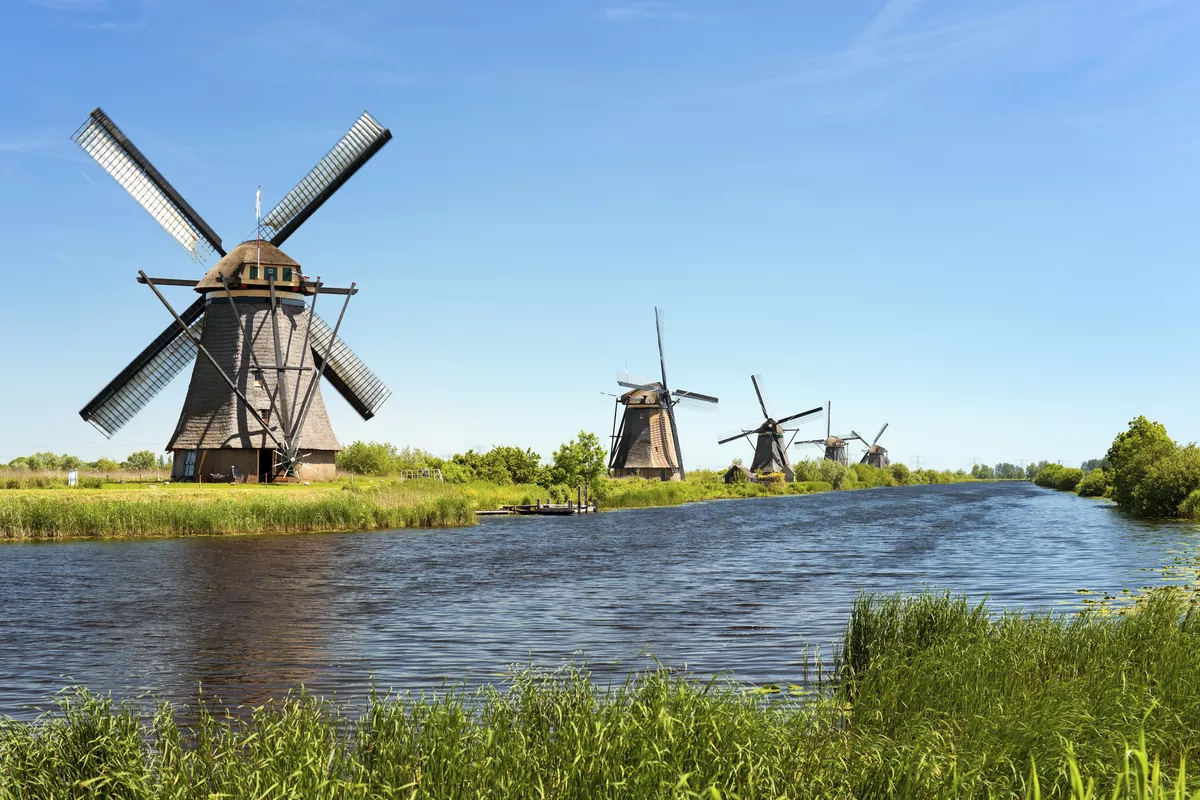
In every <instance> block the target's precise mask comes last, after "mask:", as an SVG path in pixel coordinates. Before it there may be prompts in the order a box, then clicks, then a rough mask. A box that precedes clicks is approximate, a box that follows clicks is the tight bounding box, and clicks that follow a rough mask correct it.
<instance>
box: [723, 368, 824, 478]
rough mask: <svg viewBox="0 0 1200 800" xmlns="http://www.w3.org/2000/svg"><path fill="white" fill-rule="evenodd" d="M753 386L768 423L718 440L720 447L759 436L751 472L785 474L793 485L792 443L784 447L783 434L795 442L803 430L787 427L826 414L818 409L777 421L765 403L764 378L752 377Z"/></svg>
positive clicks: (794, 476)
mask: <svg viewBox="0 0 1200 800" xmlns="http://www.w3.org/2000/svg"><path fill="white" fill-rule="evenodd" d="M750 382H751V383H753V384H754V394H755V395H756V396H757V397H758V405H759V407H760V408H761V409H762V413H763V417H764V418H765V421H764V422H763V423H762V424H761V425H759V426H758V427H757V428H745V429H743V430H742V432H741V433H737V434H734V435H732V436H729V437H727V438H725V439H721V440H719V441H718V442H717V444H725V443H727V442H732V441H735V440H737V439H741V438H746V439H747V440H748V439H749V438H750V437H751V436H757V439H756V440H755V445H754V461H753V462H751V464H750V471H751V472H756V473H768V472H782V473H783V477H784V479H785V480H787V481H794V480H796V473H795V471H794V470H793V469H792V464H791V461H790V460H789V459H788V454H787V449H788V447H789V446H790V445H791V442H790V441H789V442H788V443H787V444H784V441H783V440H784V434H785V433H788V432H790V433H791V434H792V439H795V438H796V433H797V432H798V431H799V430H800V429H799V428H785V427H784V424H785V423H788V422H794V423H796V424H797V425H800V424H803V423H805V422H812V421H814V420H818V419H820V418H821V415H823V414H824V413H825V409H824V408H823V407H821V406H817V407H816V408H810V409H809V410H808V411H801V412H800V413H799V414H792V415H791V416H787V417H783V418H782V419H778V420H777V419H774V418H773V417H772V416H771V412H769V411H768V410H767V403H766V400H764V399H763V389H762V385H761V384H762V375H751V376H750Z"/></svg>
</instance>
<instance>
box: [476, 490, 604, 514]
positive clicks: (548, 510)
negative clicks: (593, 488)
mask: <svg viewBox="0 0 1200 800" xmlns="http://www.w3.org/2000/svg"><path fill="white" fill-rule="evenodd" d="M577 494H579V499H578V500H577V501H575V502H572V501H570V500H568V501H567V502H565V503H551V502H545V503H543V502H542V501H541V498H539V499H538V500H537V502H535V503H529V504H526V505H516V506H500V508H498V509H496V510H495V511H476V512H475V513H476V514H477V515H478V516H481V517H498V516H504V515H508V514H536V515H538V516H544V517H552V516H569V515H572V514H595V513H597V512H598V511H599V510H600V506H599V504H598V503H597V502H596V501H595V500H590V499H588V497H587V495H586V494H584V493H583V492H581V491H578V490H577Z"/></svg>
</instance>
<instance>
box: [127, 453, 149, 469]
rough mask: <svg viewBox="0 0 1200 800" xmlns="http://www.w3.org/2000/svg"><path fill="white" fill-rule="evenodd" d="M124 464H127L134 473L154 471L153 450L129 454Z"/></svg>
mask: <svg viewBox="0 0 1200 800" xmlns="http://www.w3.org/2000/svg"><path fill="white" fill-rule="evenodd" d="M125 463H127V464H129V469H131V470H134V471H135V472H149V471H150V470H152V469H154V465H155V464H156V463H157V459H156V458H155V456H154V451H153V450H138V451H137V452H136V453H130V454H129V457H128V458H126V459H125Z"/></svg>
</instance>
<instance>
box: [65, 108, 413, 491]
mask: <svg viewBox="0 0 1200 800" xmlns="http://www.w3.org/2000/svg"><path fill="white" fill-rule="evenodd" d="M71 138H72V139H73V140H74V141H75V142H76V143H77V144H78V145H79V146H80V147H81V148H82V149H83V150H84V152H86V153H87V154H88V155H89V156H91V157H92V158H93V159H95V161H96V163H97V164H99V165H100V166H101V167H102V168H103V169H104V170H105V171H106V172H107V173H108V174H109V175H111V176H112V177H113V178H115V179H116V181H117V183H119V184H120V185H121V186H123V187H124V188H125V190H126V191H127V192H129V194H130V195H132V197H133V199H134V200H136V201H137V202H138V203H139V204H140V205H141V206H142V208H144V209H146V211H148V212H149V213H150V216H152V217H154V219H155V220H156V221H157V222H158V224H159V225H161V226H162V227H163V229H165V230H166V231H167V233H169V234H170V235H171V236H172V237H173V238H174V239H175V241H177V242H179V244H180V245H182V246H183V248H184V249H185V250H186V251H187V252H188V254H189V255H190V256H191V257H192V259H193V260H194V261H196V262H197V263H199V264H201V265H204V266H206V265H207V262H208V261H209V260H211V259H212V258H213V257H217V258H218V259H219V260H218V261H217V262H216V263H215V264H214V265H213V266H212V268H211V269H209V270H208V272H207V273H206V274H205V275H204V276H203V277H202V278H200V280H191V279H186V280H185V279H172V278H150V277H147V275H146V273H145V272H142V271H139V272H138V281H139V282H140V283H143V284H146V285H148V286H149V287H150V289H151V290H152V291H153V292H154V294H155V295H156V296H157V297H158V299H159V300H160V301H161V302H162V304H163V305H164V306H166V308H167V310H168V311H169V312H170V313H171V316H172V317H173V318H174V321H173V322H172V323H171V324H170V325H168V326H167V328H166V330H164V331H163V332H162V333H160V334H159V335H158V336H157V337H156V338H155V339H154V340H153V341H151V342H150V344H149V346H147V347H146V349H144V350H143V351H142V352H141V353H140V354H138V356H137V357H136V358H135V359H134V360H133V361H131V362H130V363H129V365H128V366H126V367H125V369H123V370H121V372H120V373H118V375H117V377H115V378H113V380H112V381H111V382H109V384H108V385H107V386H105V387H104V388H103V389H102V390H101V391H100V393H99V394H97V395H96V396H95V397H94V398H93V399H92V401H91V402H89V403H88V404H87V405H86V406H84V407H83V409H81V410H80V412H79V415H80V416H81V417H83V418H84V419H85V420H87V421H88V422H90V423H91V424H92V425H94V426H95V427H96V428H97V429H99V430H100V432H101V433H103V434H104V435H105V436H108V437H111V436H112V435H113V434H114V433H116V432H117V431H118V430H119V429H120V428H121V427H122V426H123V425H124V424H125V423H127V422H128V421H129V420H130V419H132V418H133V417H134V415H136V414H137V413H138V412H139V411H141V409H142V408H143V407H144V406H145V405H146V404H147V403H148V402H150V400H151V399H152V398H153V397H154V396H155V395H156V394H158V392H159V391H161V390H162V389H163V387H165V386H166V385H167V384H168V383H169V382H170V381H171V379H172V378H174V377H175V376H176V375H178V374H179V373H180V372H182V371H183V370H184V368H185V367H187V365H188V364H189V363H190V362H191V361H192V359H194V358H196V356H197V354H199V355H200V356H201V357H200V358H199V359H197V361H196V365H195V368H194V369H193V370H192V381H191V384H190V385H189V386H188V392H187V398H186V399H185V400H184V404H183V411H182V412H181V413H180V415H179V423H178V424H177V425H176V426H175V432H174V434H173V435H172V436H171V439H170V442H169V443H168V444H167V448H166V449H168V450H170V451H172V453H173V454H174V467H173V469H172V475H171V477H172V479H173V480H209V479H210V478H217V477H221V478H229V479H231V478H234V477H236V476H237V475H238V474H239V473H240V474H241V475H243V476H245V478H246V480H250V481H254V480H259V479H261V480H275V479H297V478H303V479H310V480H323V479H328V478H331V477H332V476H333V473H334V455H335V454H336V452H337V451H338V450H339V449H340V447H339V445H338V442H337V439H336V438H335V437H334V435H333V429H332V428H331V427H330V424H329V417H328V415H327V414H326V411H325V404H324V402H323V401H322V399H321V389H320V381H321V378H325V379H327V380H328V381H329V383H330V384H331V385H332V386H333V387H334V388H335V389H337V391H338V392H339V393H340V394H341V395H342V396H343V397H345V398H346V400H347V401H348V402H349V403H350V405H351V406H352V407H353V408H354V410H355V411H357V412H358V413H359V414H360V415H361V416H362V417H363V419H370V418H371V417H373V416H374V415H375V412H376V411H377V410H378V409H379V407H380V406H381V405H382V404H383V402H384V401H385V400H387V398H388V397H389V395H390V394H391V392H390V391H389V390H388V388H387V387H386V386H384V385H383V382H382V381H380V380H379V378H377V377H376V376H375V375H374V374H373V373H372V372H371V370H370V369H368V368H367V366H366V364H364V363H363V362H362V361H361V360H359V358H358V356H356V355H355V354H354V353H353V352H352V351H351V350H350V348H349V347H347V346H346V345H345V344H344V343H343V342H342V341H341V340H340V339H339V338H338V330H339V329H340V327H341V324H342V318H343V317H344V315H345V312H346V306H347V305H348V304H349V302H350V297H351V296H352V295H353V294H355V293H356V292H357V289H355V288H354V284H353V283H351V284H350V287H349V288H345V289H335V288H332V287H327V286H325V285H324V284H322V283H321V279H320V278H319V277H318V278H317V279H316V280H311V279H309V278H308V277H307V276H306V275H303V274H302V272H301V268H300V265H299V264H298V263H296V262H295V261H294V260H292V259H291V258H290V257H288V256H287V255H286V254H284V253H283V252H282V251H281V250H280V249H279V247H280V245H282V244H283V243H284V241H285V240H286V239H287V238H288V237H289V236H291V235H292V234H293V233H294V232H295V231H296V229H297V228H299V227H300V225H302V224H303V223H304V221H305V220H307V219H308V218H309V217H310V216H311V215H312V214H313V212H314V211H316V210H317V209H318V208H320V207H321V205H322V204H323V203H325V201H327V200H328V199H329V198H330V197H331V196H332V195H333V193H334V192H336V191H337V190H338V189H339V188H340V187H341V186H342V184H344V183H345V182H346V181H347V180H348V179H349V178H350V176H352V175H353V174H354V173H355V172H356V171H357V170H358V169H359V167H361V166H362V165H363V164H365V163H366V162H367V160H368V159H370V158H371V156H373V155H374V154H375V153H377V152H378V151H379V149H380V148H381V147H383V146H384V145H385V144H387V142H388V140H389V139H391V138H392V134H391V132H390V131H388V130H387V129H386V128H384V127H383V126H382V125H380V124H379V123H378V122H376V121H375V119H374V118H373V117H372V116H371V115H370V114H367V113H363V115H362V116H361V117H359V119H358V121H357V122H355V123H354V125H353V126H352V127H351V128H350V130H349V131H348V132H347V133H346V135H345V136H343V137H342V138H341V140H339V141H338V143H337V144H335V145H334V146H333V149H332V150H330V151H329V152H328V153H327V154H326V155H325V156H324V157H323V158H322V159H321V160H320V161H318V162H317V164H316V166H315V167H313V168H312V170H311V171H310V172H309V173H308V174H307V175H306V176H305V177H304V178H303V180H301V181H300V183H298V184H297V185H296V186H295V188H293V189H292V190H291V191H290V192H288V193H287V194H286V195H285V196H284V198H283V200H281V201H280V202H279V204H278V205H276V206H275V207H274V208H273V209H271V210H270V211H269V212H267V214H266V216H263V217H262V218H261V219H260V223H259V228H258V232H257V233H256V234H255V237H254V238H253V239H252V240H250V241H246V242H243V243H242V244H240V245H238V246H237V247H235V248H233V249H232V250H231V251H229V252H228V253H227V252H226V251H225V250H224V249H223V248H222V246H221V239H220V237H218V236H217V235H216V233H214V232H213V230H212V228H210V227H209V226H208V224H207V223H206V222H205V221H204V220H203V219H201V217H200V215H199V214H197V213H196V211H195V210H194V209H193V208H192V207H191V206H190V205H188V203H187V201H186V200H184V199H183V198H182V197H181V196H180V195H179V193H178V192H177V191H176V190H175V188H174V187H173V186H171V184H170V183H168V182H167V180H166V178H164V177H163V176H162V175H161V174H160V173H159V172H158V170H156V169H155V168H154V166H153V165H151V164H150V162H149V160H147V158H146V157H145V156H144V155H142V152H141V151H140V150H138V149H137V147H135V146H134V144H133V142H131V141H129V139H128V138H127V137H126V136H125V134H124V133H122V132H121V130H120V129H119V128H118V127H117V126H116V125H115V124H114V123H113V121H112V120H111V119H109V117H108V116H107V115H106V114H105V113H104V112H103V111H101V110H100V109H99V108H97V109H96V110H95V111H93V112H92V113H91V114H90V115H89V116H88V118H87V120H86V121H85V122H84V123H83V125H81V126H80V128H79V130H77V131H76V132H75V134H74V135H73V136H72V137H71ZM160 286H188V287H192V288H193V289H194V290H195V291H196V292H198V293H199V294H200V297H199V298H198V299H197V300H196V301H195V302H194V303H192V304H191V305H189V306H188V307H187V308H186V309H184V310H183V311H179V312H177V311H176V310H175V309H174V308H173V307H172V306H171V304H170V303H169V302H168V301H167V299H166V298H165V297H164V296H163V294H162V292H160V291H159V287H160ZM321 295H340V296H342V297H343V298H344V299H343V301H342V303H341V310H340V312H339V313H338V318H337V322H336V324H334V326H333V327H332V328H330V326H329V325H328V324H326V322H325V321H324V320H323V319H321V317H319V316H317V314H316V304H317V298H318V297H319V296H321Z"/></svg>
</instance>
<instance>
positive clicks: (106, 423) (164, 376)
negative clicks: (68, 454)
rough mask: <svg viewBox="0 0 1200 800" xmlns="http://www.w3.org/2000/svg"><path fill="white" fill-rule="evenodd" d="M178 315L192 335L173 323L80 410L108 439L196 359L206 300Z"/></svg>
mask: <svg viewBox="0 0 1200 800" xmlns="http://www.w3.org/2000/svg"><path fill="white" fill-rule="evenodd" d="M179 316H180V317H181V318H182V319H183V321H184V322H185V323H187V325H188V330H190V331H191V332H192V336H184V335H183V330H182V329H181V328H180V327H179V325H178V323H175V322H172V323H171V324H170V325H169V326H167V329H166V330H164V331H163V332H162V333H160V334H159V335H158V336H156V337H155V339H154V341H152V342H151V343H150V344H149V346H147V347H146V349H145V350H143V351H142V352H141V353H139V354H138V356H137V358H135V359H133V361H131V362H129V365H128V366H127V367H125V369H123V370H121V372H120V373H118V374H117V377H115V378H113V379H112V380H111V381H109V384H108V385H107V386H105V387H104V388H103V389H101V390H100V393H99V394H97V395H96V396H95V397H93V398H92V400H91V402H90V403H88V404H87V405H86V406H84V407H83V408H82V409H80V411H79V416H81V417H83V418H84V419H85V420H86V421H88V422H90V423H91V424H92V425H93V426H95V427H96V429H97V430H99V431H100V432H101V433H103V434H104V435H105V436H106V437H108V438H112V435H113V434H114V433H116V432H117V431H119V430H120V429H121V428H122V427H123V426H124V425H125V423H127V422H129V420H131V419H133V418H134V417H135V416H136V415H137V413H138V412H139V411H141V410H142V409H143V408H144V407H145V406H146V404H147V403H149V402H150V401H151V400H152V399H153V398H154V396H155V395H157V394H158V393H159V392H161V391H162V390H163V388H164V387H166V385H167V384H168V383H170V382H171V380H172V379H173V378H174V377H175V376H176V375H178V374H179V373H180V372H182V371H183V370H184V368H186V367H187V365H188V364H190V363H192V361H193V360H194V359H195V358H196V340H195V339H194V338H193V337H198V336H199V335H200V332H201V331H202V330H203V328H204V298H203V297H201V298H200V299H198V300H197V301H196V302H194V303H192V304H191V305H190V306H188V308H187V309H186V310H185V311H184V312H183V313H182V314H180V315H179Z"/></svg>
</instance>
